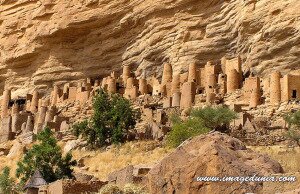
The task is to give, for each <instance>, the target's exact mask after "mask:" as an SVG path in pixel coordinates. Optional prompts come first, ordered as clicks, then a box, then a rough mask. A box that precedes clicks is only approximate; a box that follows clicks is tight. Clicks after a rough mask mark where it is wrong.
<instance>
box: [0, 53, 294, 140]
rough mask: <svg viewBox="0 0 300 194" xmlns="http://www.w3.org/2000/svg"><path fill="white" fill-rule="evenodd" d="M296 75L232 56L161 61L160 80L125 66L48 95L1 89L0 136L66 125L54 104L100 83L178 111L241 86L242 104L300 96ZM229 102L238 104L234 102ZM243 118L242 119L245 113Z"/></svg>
mask: <svg viewBox="0 0 300 194" xmlns="http://www.w3.org/2000/svg"><path fill="white" fill-rule="evenodd" d="M143 75H145V74H143ZM299 78H300V76H299V75H293V74H287V75H284V76H283V77H282V76H281V73H280V72H278V71H274V72H273V73H272V74H271V75H270V76H268V77H266V78H264V79H261V78H260V77H258V76H256V75H253V73H249V72H247V73H246V72H243V71H242V64H241V60H240V58H239V57H237V58H234V59H230V60H227V59H225V58H223V59H221V60H220V63H216V64H214V63H213V62H210V61H209V62H207V64H206V65H205V66H204V67H202V68H198V67H197V65H196V64H191V65H189V69H188V72H185V73H180V74H174V73H173V70H172V65H170V64H164V67H163V73H162V77H161V79H160V80H159V79H158V78H157V77H155V76H152V77H149V78H146V77H145V76H141V77H140V78H137V77H136V76H135V74H134V72H133V69H132V67H130V66H124V67H123V73H122V75H120V76H116V74H115V72H112V73H111V75H110V76H107V77H104V78H103V79H101V80H100V79H93V78H87V79H85V80H83V81H78V82H77V83H76V84H74V83H66V84H64V85H54V88H53V90H52V92H51V95H50V96H49V95H48V96H47V95H42V94H41V93H40V92H39V91H38V90H35V91H33V93H31V94H27V96H26V97H22V98H20V97H19V98H17V99H11V90H10V89H5V90H4V93H3V96H2V103H1V104H2V106H1V133H0V135H1V136H0V142H4V141H7V140H11V139H14V137H15V136H16V135H22V136H23V139H25V140H28V141H29V142H30V141H31V140H32V134H36V133H38V132H39V131H41V130H42V129H43V128H44V127H45V126H48V127H50V128H51V129H53V130H55V131H60V130H63V129H64V128H66V126H68V123H69V118H67V117H64V116H62V115H61V114H60V113H61V110H59V108H58V106H57V105H58V104H59V103H63V102H78V103H80V104H84V103H86V102H88V101H90V100H91V99H92V97H93V96H94V95H95V93H96V91H97V90H98V89H99V88H102V89H104V90H105V91H107V92H108V93H109V94H114V93H119V94H120V95H123V96H124V97H125V98H127V99H130V100H132V101H137V99H139V98H141V96H142V97H144V98H143V99H144V100H143V102H142V104H141V105H142V106H143V107H147V105H149V102H148V100H147V98H146V97H147V96H148V97H159V98H160V99H162V104H163V107H162V108H163V109H167V108H174V107H175V108H177V109H179V110H182V111H184V110H186V109H189V108H191V107H192V106H194V105H195V101H198V102H202V103H206V104H222V103H224V101H225V100H226V98H225V97H226V96H228V95H230V94H232V93H234V92H235V91H236V90H239V91H242V98H243V104H244V105H245V104H246V105H247V106H248V107H249V108H256V107H257V106H259V105H261V104H266V103H269V104H272V105H275V104H280V103H281V102H285V101H289V100H292V99H295V100H297V99H299V94H300V79H299ZM231 105H232V106H233V107H236V106H235V103H234V102H232V103H231ZM235 109H236V108H235ZM142 110H143V114H144V115H146V117H149V118H152V117H153V114H154V113H153V111H154V110H153V108H151V107H149V108H143V109H142ZM155 111H156V113H155V114H156V115H158V116H159V115H160V116H162V111H161V110H160V109H157V110H155ZM242 118H244V117H242ZM158 120H162V118H160V119H158ZM241 123H243V124H245V119H243V121H241Z"/></svg>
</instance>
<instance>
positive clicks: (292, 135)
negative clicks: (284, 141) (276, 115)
mask: <svg viewBox="0 0 300 194" xmlns="http://www.w3.org/2000/svg"><path fill="white" fill-rule="evenodd" d="M284 120H285V121H286V122H287V123H288V131H287V133H286V137H287V138H289V139H291V140H292V141H294V142H295V143H296V144H297V145H298V146H300V130H299V129H300V111H297V112H295V113H289V114H287V115H285V116H284Z"/></svg>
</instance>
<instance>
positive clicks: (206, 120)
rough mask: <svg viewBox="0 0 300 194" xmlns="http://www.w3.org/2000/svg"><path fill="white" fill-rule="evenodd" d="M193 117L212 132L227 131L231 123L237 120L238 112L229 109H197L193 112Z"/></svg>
mask: <svg viewBox="0 0 300 194" xmlns="http://www.w3.org/2000/svg"><path fill="white" fill-rule="evenodd" d="M191 117H194V118H198V119H200V120H202V122H203V124H204V126H205V127H207V128H209V129H211V130H223V131H224V130H226V129H228V126H229V123H230V122H231V121H233V120H234V119H236V118H237V114H236V112H234V111H232V110H230V109H229V108H227V107H216V108H213V107H210V106H209V107H205V108H196V109H193V110H192V111H191Z"/></svg>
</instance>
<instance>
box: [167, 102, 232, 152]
mask: <svg viewBox="0 0 300 194" xmlns="http://www.w3.org/2000/svg"><path fill="white" fill-rule="evenodd" d="M236 118H237V115H236V113H235V112H234V111H231V110H230V109H228V108H225V107H217V108H212V107H206V108H197V109H192V110H191V114H190V116H189V117H188V118H187V120H182V119H181V118H180V116H179V115H172V116H171V122H172V129H171V131H170V132H169V133H168V136H167V143H168V145H169V146H170V147H177V146H179V145H180V144H181V143H182V142H183V141H185V140H186V139H189V138H191V137H194V136H197V135H200V134H204V133H207V132H209V131H212V130H218V129H220V128H223V129H224V128H226V127H228V125H229V123H230V122H231V121H232V120H233V119H236Z"/></svg>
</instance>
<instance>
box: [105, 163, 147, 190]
mask: <svg viewBox="0 0 300 194" xmlns="http://www.w3.org/2000/svg"><path fill="white" fill-rule="evenodd" d="M150 169H151V167H149V166H143V165H137V166H133V165H129V166H127V167H125V168H123V169H121V170H118V171H115V172H112V173H110V174H109V175H108V182H109V183H111V184H116V185H118V186H120V187H123V186H125V185H126V184H140V183H142V182H144V181H145V176H146V175H147V174H148V172H149V170H150Z"/></svg>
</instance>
